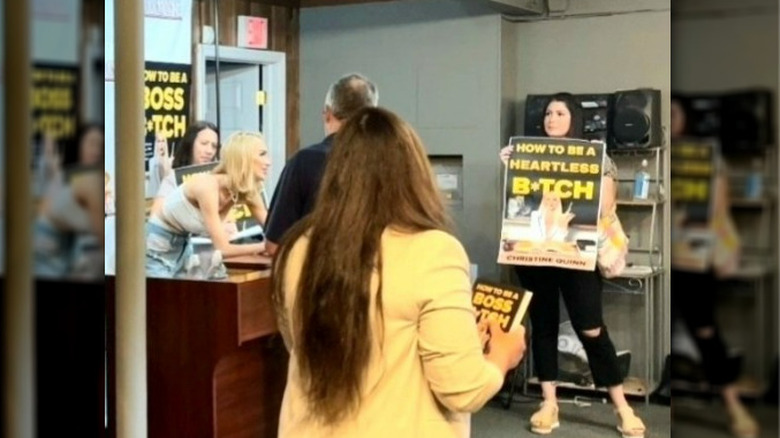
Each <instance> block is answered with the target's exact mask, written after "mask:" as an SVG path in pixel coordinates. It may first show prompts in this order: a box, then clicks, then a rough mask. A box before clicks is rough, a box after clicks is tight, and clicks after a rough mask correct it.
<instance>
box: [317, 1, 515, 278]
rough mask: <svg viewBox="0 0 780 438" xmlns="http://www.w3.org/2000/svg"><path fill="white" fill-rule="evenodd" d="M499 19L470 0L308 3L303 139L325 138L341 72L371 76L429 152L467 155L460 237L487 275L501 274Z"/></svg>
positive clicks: (458, 220) (384, 99)
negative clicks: (327, 106) (326, 115)
mask: <svg viewBox="0 0 780 438" xmlns="http://www.w3.org/2000/svg"><path fill="white" fill-rule="evenodd" d="M499 32H500V17H499V16H498V15H496V14H495V13H493V12H492V11H488V10H485V9H483V8H480V7H479V6H476V5H467V3H465V2H455V1H446V0H445V1H437V0H433V1H425V0H422V1H414V2H393V3H388V4H382V3H373V4H365V5H354V6H342V7H330V8H316V9H304V10H303V11H302V13H301V130H302V132H301V138H302V141H303V142H304V143H312V142H315V141H319V140H320V139H321V137H322V135H323V131H322V124H321V120H320V118H319V115H320V112H321V110H322V105H323V99H324V96H325V92H326V90H327V88H328V86H329V85H330V83H331V82H332V81H333V80H335V79H336V78H338V77H339V76H341V75H342V74H345V73H349V72H352V71H358V72H361V73H363V74H365V75H367V76H368V77H369V78H371V79H372V80H374V81H375V82H376V84H377V86H378V88H379V104H380V105H381V106H384V107H386V108H388V109H390V110H392V111H394V112H396V113H398V114H399V115H400V116H401V117H403V118H404V119H405V120H407V121H408V122H409V123H411V125H412V126H413V127H414V128H415V129H416V130H417V131H418V133H419V134H420V136H421V137H422V139H423V142H424V143H425V145H426V147H427V149H428V152H429V154H434V155H437V154H458V155H462V156H463V168H464V170H463V182H464V191H465V193H464V195H463V199H464V206H463V209H462V210H455V211H453V215H454V217H455V220H456V224H457V227H458V230H457V234H458V237H459V238H460V239H461V242H463V244H464V245H465V247H466V250H467V252H468V254H469V258H470V259H471V261H472V263H476V264H478V265H479V274H480V275H490V276H492V275H497V272H498V271H497V266H496V263H495V260H496V257H497V255H498V243H497V241H498V236H499V210H500V207H499V193H500V192H499V170H500V167H499V165H500V162H499V160H498V149H499V147H500V144H501V141H502V140H501V138H500V137H499V118H500V71H499V70H500V67H501V65H500V59H499V52H500V47H501V45H500V33H499Z"/></svg>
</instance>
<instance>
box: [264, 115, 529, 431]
mask: <svg viewBox="0 0 780 438" xmlns="http://www.w3.org/2000/svg"><path fill="white" fill-rule="evenodd" d="M448 224H449V219H448V216H447V213H446V212H445V207H444V204H443V202H442V199H441V197H440V194H439V192H438V189H437V188H436V186H435V184H434V179H433V173H432V171H431V168H430V165H429V163H428V159H427V156H426V154H425V151H424V149H423V146H422V144H421V142H420V139H419V137H418V136H417V134H416V133H415V132H414V131H413V130H412V129H411V128H410V127H409V125H407V124H406V123H405V122H403V121H402V120H401V119H400V118H399V117H397V116H396V115H394V114H393V113H391V112H389V111H387V110H384V109H380V108H365V109H362V110H360V111H358V112H357V113H356V114H355V115H354V116H353V117H352V118H350V119H349V120H348V121H347V122H346V123H345V125H344V126H343V127H342V129H341V130H339V132H338V133H337V134H336V137H335V138H334V144H333V149H332V151H331V153H330V156H329V158H328V163H327V165H326V168H325V173H324V176H323V181H322V185H321V187H320V191H319V194H318V197H317V201H316V205H315V207H314V210H313V211H312V213H311V214H310V215H308V216H306V217H305V218H304V219H303V220H301V221H299V222H298V223H297V224H296V225H295V226H293V227H292V228H291V229H290V230H289V231H288V232H287V233H286V234H285V236H284V238H283V239H282V242H281V247H280V251H279V252H278V253H277V257H276V259H275V263H274V268H273V277H272V278H273V291H274V299H275V303H276V310H277V317H278V318H279V327H280V331H281V332H282V335H283V337H284V340H285V344H286V345H287V348H288V350H289V351H290V366H289V371H288V380H287V388H286V390H285V395H284V401H283V404H282V410H281V416H280V422H279V437H304V436H305V437H307V438H317V437H339V438H349V437H399V436H400V437H404V436H405V437H411V436H425V437H437V438H446V437H467V436H469V433H470V431H469V429H470V427H469V418H470V417H469V413H470V412H474V411H476V410H478V409H480V408H481V407H482V406H483V405H484V403H485V402H487V401H488V400H489V399H490V398H491V397H492V396H493V395H494V394H495V393H496V392H498V390H499V389H500V387H501V385H502V383H503V380H504V375H505V373H506V371H507V370H509V369H511V368H512V367H514V366H516V365H517V363H518V362H519V360H520V358H521V357H522V354H523V351H524V349H525V343H524V332H523V330H522V328H520V329H517V330H516V331H513V332H510V333H504V332H502V331H501V329H500V328H499V327H498V325H497V323H492V324H491V326H490V332H491V340H490V348H489V352H488V353H487V354H483V348H482V343H481V341H480V337H479V335H478V329H477V324H476V313H475V311H474V309H473V307H472V306H471V290H470V289H471V287H470V283H469V274H468V273H469V264H468V257H467V256H466V253H465V251H464V249H463V246H462V245H461V244H460V242H458V240H457V239H456V238H455V237H453V236H452V235H451V234H449V233H448V231H447V230H448V229H449V226H448Z"/></svg>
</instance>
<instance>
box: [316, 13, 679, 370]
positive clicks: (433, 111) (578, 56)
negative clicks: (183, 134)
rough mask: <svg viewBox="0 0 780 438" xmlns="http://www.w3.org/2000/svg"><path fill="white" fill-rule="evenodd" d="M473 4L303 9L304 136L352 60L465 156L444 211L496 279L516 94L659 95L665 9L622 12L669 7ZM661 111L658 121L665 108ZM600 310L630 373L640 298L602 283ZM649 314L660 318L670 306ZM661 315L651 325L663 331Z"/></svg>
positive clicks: (422, 126) (666, 40) (387, 100)
mask: <svg viewBox="0 0 780 438" xmlns="http://www.w3.org/2000/svg"><path fill="white" fill-rule="evenodd" d="M475 3H476V2H473V1H457V0H450V1H447V0H420V1H414V2H408V1H407V2H392V3H387V4H383V3H375V4H365V5H354V6H341V7H331V8H317V9H305V10H303V11H302V15H301V108H302V111H301V126H302V139H303V141H304V142H305V143H311V142H315V141H319V140H320V139H321V137H322V126H321V122H320V119H319V114H320V111H321V108H322V104H323V98H324V94H325V91H326V89H327V87H328V85H329V84H330V82H331V81H333V80H334V79H335V78H337V77H338V76H340V75H342V74H344V73H347V72H350V71H359V72H362V73H364V74H366V75H368V76H369V77H371V78H372V79H374V80H375V81H376V82H377V84H378V87H379V90H380V92H379V94H380V98H379V100H380V105H382V106H385V107H387V108H390V109H391V110H393V111H396V112H397V113H399V114H400V115H401V116H402V117H404V118H405V119H406V120H408V121H409V122H411V124H412V125H413V126H414V127H415V128H416V129H417V130H418V131H419V132H420V134H421V136H422V138H423V140H424V142H425V143H426V146H427V147H428V150H429V153H431V154H462V155H463V163H464V182H465V191H466V192H465V195H464V199H465V206H464V208H463V210H462V211H454V215H455V217H456V220H457V223H458V226H459V231H458V234H459V237H460V239H461V241H462V242H463V243H464V245H465V246H466V249H467V251H468V253H469V257H470V258H471V260H472V262H473V263H477V264H479V271H480V275H489V276H493V277H500V276H502V274H503V276H504V278H506V270H505V269H499V267H498V266H497V265H496V263H495V260H496V255H497V250H498V248H497V240H498V236H499V232H500V231H499V229H500V217H501V204H500V203H501V201H500V195H499V193H500V187H501V186H500V184H501V171H502V169H501V166H500V163H499V161H498V159H497V153H498V149H499V147H500V145H501V144H503V143H505V142H506V141H507V139H508V137H509V136H510V135H513V134H517V133H519V132H521V128H522V110H521V109H522V104H523V103H524V99H525V95H526V94H528V93H548V92H555V91H564V90H568V91H571V92H575V93H577V92H594V93H595V92H612V91H615V90H617V89H621V88H624V89H631V88H637V87H654V88H658V89H661V90H662V91H663V97H664V101H668V98H669V90H670V83H669V82H670V81H669V71H670V66H669V45H670V35H669V34H670V29H669V27H670V25H669V12H668V10H667V11H665V12H664V11H662V12H656V13H631V11H632V10H633V9H634V8H648V7H650V6H653V7H661V8H663V7H665V8H667V9H668V7H669V2H668V0H660V1H659V0H650V1H648V0H630V1H629V0H626V1H622V2H620V8H619V9H621V11H622V12H621V14H620V15H615V16H609V17H594V18H576V19H575V18H572V19H566V20H555V21H544V22H536V23H510V22H508V21H506V20H502V18H501V16H500V15H498V14H497V13H495V12H493V11H490V10H484V9H483V8H481V7H480V6H477V5H475ZM572 4H573V6H572V13H588V14H591V13H601V12H604V11H606V10H610V9H611V10H614V9H615V8H616V2H614V1H601V0H600V1H593V2H591V3H589V7H586V8H583V7H582V5H580V3H579V2H572ZM466 5H468V6H466ZM663 114H664V116H663V123H664V125H668V119H669V116H668V109H667V108H664V109H663ZM666 243H667V245H668V238H667V242H666ZM664 290H668V287H665V288H664ZM667 304H668V303H667ZM605 311H606V313H607V316H606V319H607V324H608V325H609V327H610V333H611V335H612V337H613V339H614V340H615V343H616V345H617V347H618V349H630V350H632V352H633V361H632V362H633V364H632V374H634V375H636V374H638V373H640V372H641V371H642V370H643V369H644V368H643V364H644V362H645V356H644V354H643V352H642V348H643V345H644V343H643V339H644V338H643V336H642V325H641V324H642V315H643V307H642V300H641V298H640V297H638V296H626V295H617V294H610V295H609V296H608V297H606V298H605ZM656 313H657V315H658V318H660V320H661V321H664V318H665V317H666V315H668V310H664V309H656ZM666 325H667V328H666V329H663V327H662V326H660V325H659V327H658V330H659V332H660V333H661V334H662V335H663V334H665V336H661V338H663V339H666V340H667V341H668V323H667V324H666ZM667 344H668V342H667ZM661 360H662V356H659V357H658V358H657V362H659V363H660V361H661ZM657 371H658V372H660V369H657Z"/></svg>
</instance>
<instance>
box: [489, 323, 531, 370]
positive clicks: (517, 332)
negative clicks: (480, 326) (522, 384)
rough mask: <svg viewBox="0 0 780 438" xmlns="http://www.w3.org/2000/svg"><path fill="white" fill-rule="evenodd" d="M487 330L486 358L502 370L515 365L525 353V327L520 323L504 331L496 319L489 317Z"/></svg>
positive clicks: (509, 368)
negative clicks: (488, 340)
mask: <svg viewBox="0 0 780 438" xmlns="http://www.w3.org/2000/svg"><path fill="white" fill-rule="evenodd" d="M488 332H489V333H490V343H489V344H488V350H489V352H488V353H487V357H488V360H491V361H493V362H494V363H496V364H497V365H499V366H500V367H502V368H503V371H504V372H507V371H509V370H511V369H512V368H515V367H517V365H518V364H519V363H520V361H521V360H522V359H523V355H524V354H525V348H526V343H525V327H523V326H522V325H521V326H518V327H517V328H515V329H513V330H510V331H509V332H505V331H504V330H503V329H502V328H501V324H500V323H499V322H498V321H497V320H495V319H490V320H488Z"/></svg>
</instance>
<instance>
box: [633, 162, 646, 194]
mask: <svg viewBox="0 0 780 438" xmlns="http://www.w3.org/2000/svg"><path fill="white" fill-rule="evenodd" d="M649 192H650V173H648V172H647V160H642V167H641V168H639V170H637V171H636V175H634V199H647V196H648V194H649Z"/></svg>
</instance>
